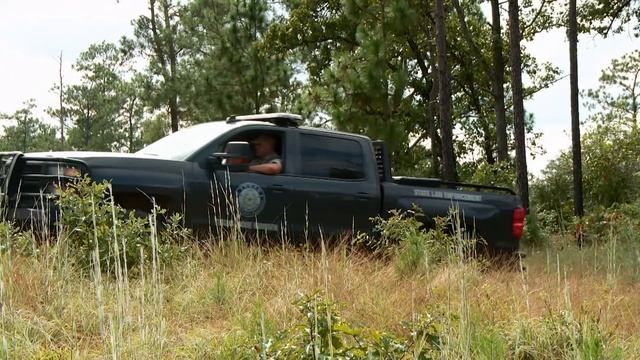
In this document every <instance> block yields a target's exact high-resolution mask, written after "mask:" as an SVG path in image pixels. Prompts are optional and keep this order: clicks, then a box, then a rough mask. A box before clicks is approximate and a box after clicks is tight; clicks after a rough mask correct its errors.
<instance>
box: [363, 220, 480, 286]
mask: <svg viewBox="0 0 640 360" xmlns="http://www.w3.org/2000/svg"><path fill="white" fill-rule="evenodd" d="M390 213H391V216H389V217H388V218H383V217H376V218H374V219H373V221H374V223H375V228H374V231H375V233H376V234H377V235H376V236H375V237H373V238H367V245H368V246H369V247H371V248H373V249H374V250H375V251H379V252H382V253H384V254H385V255H388V256H389V257H393V259H394V260H395V262H396V269H397V270H398V272H399V273H400V274H409V273H411V272H413V271H415V270H417V269H418V268H419V267H420V266H421V265H424V268H425V269H426V270H428V269H430V268H431V267H432V266H434V265H437V264H440V263H442V262H445V261H461V260H463V259H464V258H466V257H468V256H470V255H474V251H475V247H476V245H477V240H476V239H475V238H474V237H473V236H471V235H470V234H469V233H468V232H467V231H466V230H465V229H464V226H463V225H462V224H461V219H460V217H459V214H458V212H457V211H456V210H455V209H452V210H451V211H450V213H449V216H447V217H438V218H435V219H433V227H431V228H430V229H425V227H424V224H423V221H422V220H421V219H422V218H424V215H423V214H422V212H421V211H420V210H419V209H417V208H414V209H413V210H411V211H399V210H392V211H391V212H390Z"/></svg>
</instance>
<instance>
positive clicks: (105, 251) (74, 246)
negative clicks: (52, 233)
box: [58, 177, 189, 273]
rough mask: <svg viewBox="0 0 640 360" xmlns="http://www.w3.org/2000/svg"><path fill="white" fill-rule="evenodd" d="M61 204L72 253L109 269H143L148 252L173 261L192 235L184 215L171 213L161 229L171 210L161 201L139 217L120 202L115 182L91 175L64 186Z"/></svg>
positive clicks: (65, 237)
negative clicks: (159, 222)
mask: <svg viewBox="0 0 640 360" xmlns="http://www.w3.org/2000/svg"><path fill="white" fill-rule="evenodd" d="M58 206H59V210H60V217H59V218H60V219H59V221H60V225H61V226H62V234H61V236H60V241H65V245H66V247H67V249H68V251H69V255H70V256H71V257H72V258H73V259H74V260H75V261H76V263H77V264H78V265H80V266H83V267H89V266H96V265H98V264H99V268H100V269H102V270H103V271H105V272H107V273H115V271H118V269H123V268H126V269H127V270H130V269H133V268H136V269H137V268H138V267H139V264H140V262H144V261H145V259H144V258H142V257H143V256H144V257H149V256H153V254H154V253H155V254H157V255H159V256H160V257H161V258H163V259H164V260H167V262H168V260H169V259H170V258H171V257H174V256H176V255H177V254H178V253H180V252H181V250H180V247H176V246H175V245H176V244H177V243H179V241H180V240H184V239H185V238H186V237H188V235H189V231H188V230H186V229H184V228H183V227H182V226H181V225H180V222H181V217H180V216H179V215H172V216H169V217H167V218H166V221H165V222H164V224H163V230H162V231H160V232H158V228H159V227H158V226H156V219H157V218H158V217H159V216H161V215H165V214H166V211H165V210H162V209H160V208H158V207H157V206H156V207H155V208H154V211H153V213H152V214H149V216H148V217H146V218H144V217H140V216H137V215H136V214H135V213H134V212H132V211H128V210H126V209H124V208H122V207H121V206H119V205H117V204H115V202H114V199H113V196H112V193H111V186H110V184H109V183H107V182H102V183H94V182H92V181H91V180H90V179H89V178H88V177H84V178H81V179H78V180H77V181H76V182H75V183H73V184H70V185H68V187H67V188H66V189H63V190H61V191H59V199H58ZM141 254H142V255H141ZM95 260H98V262H97V263H96V261H95Z"/></svg>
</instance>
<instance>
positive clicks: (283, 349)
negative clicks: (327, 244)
mask: <svg viewBox="0 0 640 360" xmlns="http://www.w3.org/2000/svg"><path fill="white" fill-rule="evenodd" d="M296 307H297V309H298V312H299V314H300V318H301V319H300V322H299V323H297V324H294V325H293V326H291V327H290V328H289V329H288V330H284V331H282V332H280V333H279V334H277V335H276V336H275V338H268V339H266V338H263V339H261V341H260V344H259V345H254V346H253V349H254V350H255V352H256V353H257V355H259V356H260V357H261V358H265V359H329V358H339V359H371V358H374V359H402V358H405V357H407V356H412V357H413V358H416V359H431V358H433V356H434V355H436V354H437V350H438V345H439V343H440V334H439V330H438V329H439V324H438V322H437V321H436V319H435V318H433V317H430V316H423V317H419V318H418V319H417V320H416V321H414V322H411V323H407V324H405V327H406V330H407V332H408V333H409V334H410V337H409V338H406V339H403V338H402V337H399V336H397V335H395V334H390V333H386V332H382V331H378V330H374V329H368V328H364V327H357V326H353V325H351V324H349V323H348V322H346V321H345V320H344V319H343V318H342V317H341V315H340V312H339V311H338V307H337V306H336V305H335V304H334V303H332V302H330V301H328V300H326V299H324V298H322V297H321V296H319V295H318V294H312V295H307V296H303V297H302V298H301V299H300V300H299V301H298V302H297V303H296Z"/></svg>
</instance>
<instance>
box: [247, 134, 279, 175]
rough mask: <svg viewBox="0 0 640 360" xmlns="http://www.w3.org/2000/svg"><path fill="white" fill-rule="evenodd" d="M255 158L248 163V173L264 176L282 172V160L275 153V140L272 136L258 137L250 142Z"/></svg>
mask: <svg viewBox="0 0 640 360" xmlns="http://www.w3.org/2000/svg"><path fill="white" fill-rule="evenodd" d="M250 143H251V146H252V147H253V151H254V152H255V155H256V157H255V158H254V159H253V160H251V162H249V171H250V172H256V173H261V174H265V175H276V174H279V173H281V172H282V159H280V155H278V153H277V152H276V138H275V137H273V136H272V135H259V136H257V137H256V138H254V139H253V140H251V142H250Z"/></svg>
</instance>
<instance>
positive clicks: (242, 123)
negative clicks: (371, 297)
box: [0, 114, 525, 251]
mask: <svg viewBox="0 0 640 360" xmlns="http://www.w3.org/2000/svg"><path fill="white" fill-rule="evenodd" d="M301 121H302V118H301V117H299V116H297V115H291V114H262V115H249V116H238V117H230V118H228V119H227V120H226V121H217V122H210V123H204V124H199V125H195V126H192V127H189V128H186V129H183V130H181V131H178V132H176V133H173V134H171V135H169V136H167V137H165V138H163V139H160V140H158V141H157V142H155V143H153V144H151V145H149V146H147V147H146V148H144V149H142V150H140V151H139V152H137V153H134V154H121V153H96V152H48V153H27V154H22V153H17V152H16V153H0V209H2V208H4V211H3V213H4V215H3V216H4V217H5V218H8V219H10V220H15V221H18V222H22V223H24V222H29V221H30V222H34V221H40V220H42V221H43V222H44V220H46V219H47V218H50V215H48V214H50V213H51V212H52V211H48V210H49V209H43V208H49V207H50V206H52V205H50V204H51V203H52V202H51V201H43V198H46V199H49V198H51V194H54V193H55V187H56V186H58V185H59V184H60V183H61V182H65V181H69V180H71V179H73V178H75V177H76V176H77V175H78V174H87V175H88V176H90V177H91V178H92V179H93V180H95V181H102V180H109V181H111V183H112V185H113V191H114V195H115V199H116V201H117V202H118V203H119V204H121V205H122V206H123V207H125V208H128V209H132V210H137V211H148V210H149V209H150V207H151V201H150V199H152V198H153V199H155V201H156V203H157V204H158V205H159V206H161V207H163V208H166V209H168V210H169V211H177V212H181V213H183V214H184V216H185V221H186V223H187V224H188V225H189V226H191V227H193V228H215V227H220V226H231V225H232V224H239V225H240V226H241V227H243V228H247V229H261V230H266V231H276V232H277V231H285V230H286V231H288V232H289V233H298V234H301V233H305V232H307V231H311V232H313V231H316V230H321V231H322V232H323V233H324V234H335V233H339V232H344V231H365V232H370V231H371V230H372V224H371V221H370V219H371V218H372V217H375V216H378V215H383V216H384V215H386V214H388V212H389V210H392V209H411V208H412V207H413V206H414V205H417V206H419V207H420V208H421V209H422V210H423V212H424V214H425V215H426V217H425V222H428V221H429V219H430V218H433V217H435V216H443V215H446V214H447V212H448V211H449V209H450V208H451V207H452V206H456V207H458V208H459V209H460V212H461V213H462V214H463V219H464V223H465V224H466V227H467V229H472V230H473V231H475V233H476V234H477V235H479V236H481V237H482V238H484V239H485V240H486V241H487V243H488V245H489V246H490V247H491V248H493V249H495V250H506V251H516V250H517V249H518V247H519V239H520V237H521V236H522V232H523V226H524V216H525V212H524V209H522V207H521V205H520V200H519V199H518V197H517V196H516V195H515V194H514V192H513V191H512V190H510V189H506V188H498V187H493V186H484V185H473V184H462V183H448V182H444V181H441V180H439V179H422V178H412V177H394V176H392V175H391V167H390V165H389V160H388V156H387V153H386V149H385V147H384V144H383V143H381V142H377V141H371V140H370V139H369V138H367V137H365V136H361V135H355V134H349V133H343V132H337V131H331V130H326V129H319V128H309V127H303V126H299V125H300V124H301ZM258 135H270V136H271V137H272V138H275V139H277V141H276V151H277V152H278V153H279V154H280V156H281V159H282V172H281V173H280V174H278V175H263V174H260V173H253V172H247V171H243V168H242V166H240V167H238V166H235V165H230V164H229V165H228V164H227V163H228V162H227V161H226V160H225V159H226V158H229V157H230V156H235V155H234V154H229V153H225V149H227V148H228V144H229V143H233V144H236V145H238V144H240V145H242V144H245V145H246V146H247V147H249V145H248V142H249V141H250V140H251V139H254V138H255V137H257V136H258ZM43 194H44V195H45V196H43ZM53 207H54V205H53Z"/></svg>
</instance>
